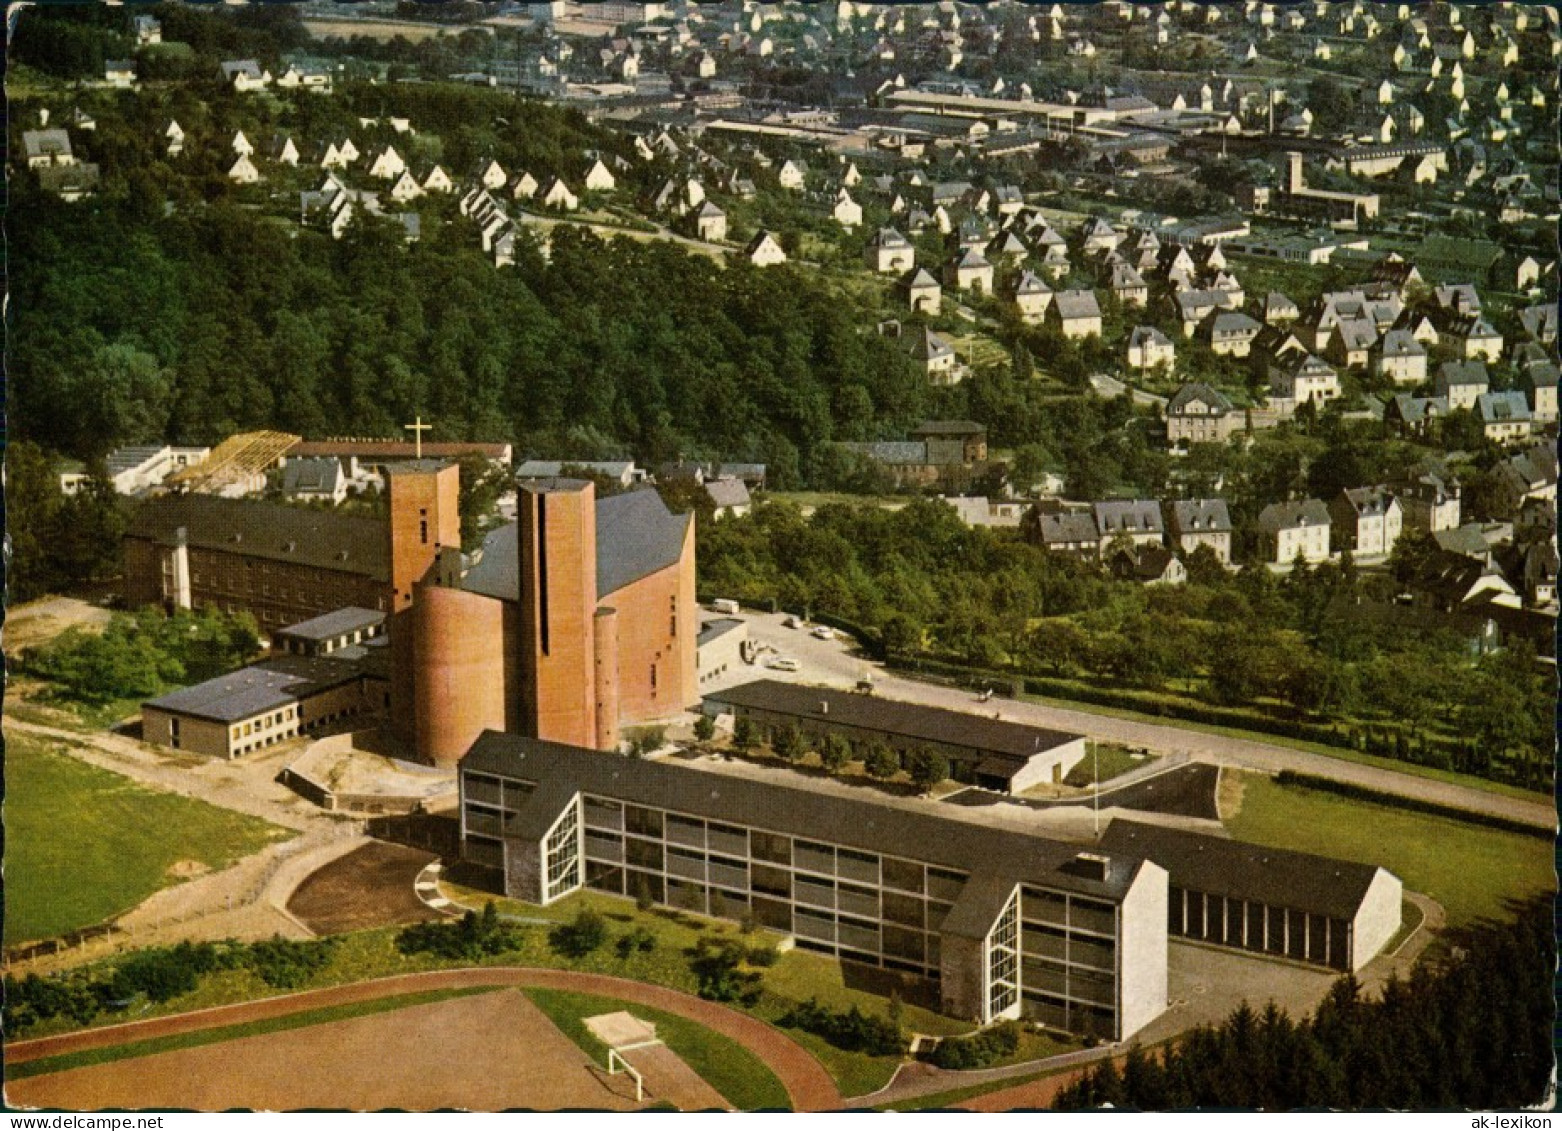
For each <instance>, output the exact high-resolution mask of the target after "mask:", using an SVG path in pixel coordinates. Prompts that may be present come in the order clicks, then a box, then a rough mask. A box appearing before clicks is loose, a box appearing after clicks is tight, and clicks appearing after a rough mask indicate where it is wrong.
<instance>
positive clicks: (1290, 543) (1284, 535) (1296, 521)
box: [1258, 499, 1330, 565]
mask: <svg viewBox="0 0 1562 1131" xmlns="http://www.w3.org/2000/svg"><path fill="white" fill-rule="evenodd" d="M1329 522H1330V518H1329V508H1328V507H1326V506H1324V505H1323V503H1321V502H1319V501H1318V500H1317V499H1303V500H1302V501H1301V502H1296V503H1270V504H1269V505H1268V506H1267V507H1265V508H1264V509H1263V510H1262V511H1260V512H1259V514H1258V534H1259V541H1260V544H1261V546H1262V548H1263V554H1264V560H1265V561H1267V562H1269V563H1271V564H1273V565H1290V564H1291V563H1292V562H1294V561H1295V560H1296V557H1297V555H1298V554H1300V555H1301V557H1302V559H1303V560H1304V561H1307V562H1322V561H1328V559H1329Z"/></svg>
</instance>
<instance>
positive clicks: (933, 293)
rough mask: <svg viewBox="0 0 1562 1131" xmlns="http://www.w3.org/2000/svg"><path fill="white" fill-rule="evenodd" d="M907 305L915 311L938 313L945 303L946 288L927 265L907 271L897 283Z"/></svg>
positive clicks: (897, 287)
mask: <svg viewBox="0 0 1562 1131" xmlns="http://www.w3.org/2000/svg"><path fill="white" fill-rule="evenodd" d="M896 289H898V290H899V291H900V293H901V295H902V297H903V298H904V299H905V301H906V305H907V306H909V307H910V308H911V310H912V311H913V312H914V313H920V314H937V313H938V311H939V308H940V306H941V305H942V304H943V294H944V288H943V287H942V286H940V285H939V282H938V280H937V279H935V278H933V275H932V273H931V272H929V271H928V270H927V269H926V268H925V267H916V268H913V269H912V270H910V271H908V272H906V274H905V275H903V276H902V277H901V279H900V281H899V282H898V283H897V284H896Z"/></svg>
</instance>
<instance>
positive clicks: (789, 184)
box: [776, 161, 808, 192]
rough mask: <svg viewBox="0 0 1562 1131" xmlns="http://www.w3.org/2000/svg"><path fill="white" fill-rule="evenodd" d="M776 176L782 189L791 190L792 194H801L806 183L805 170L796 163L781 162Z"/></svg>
mask: <svg viewBox="0 0 1562 1131" xmlns="http://www.w3.org/2000/svg"><path fill="white" fill-rule="evenodd" d="M776 176H777V178H778V179H779V180H780V182H781V187H782V188H784V189H791V190H792V191H793V192H801V191H802V190H803V188H804V187H805V186H806V185H807V183H808V174H807V170H806V169H804V168H803V166H802V165H800V164H798V163H797V162H796V161H785V162H782V164H781V168H780V169H779V170H778V171H777V173H776Z"/></svg>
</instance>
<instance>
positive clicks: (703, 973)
mask: <svg viewBox="0 0 1562 1131" xmlns="http://www.w3.org/2000/svg"><path fill="white" fill-rule="evenodd" d="M746 957H747V951H746V949H745V948H744V946H743V944H742V943H740V942H738V941H737V940H735V939H711V938H708V937H702V938H701V939H700V942H699V945H698V946H697V947H695V950H694V956H693V958H692V959H691V960H690V962H689V969H690V970H692V971H693V972H694V976H695V978H696V979H698V980H699V985H700V989H699V993H700V996H701V997H702V998H706V999H707V1000H709V1001H735V1002H739V1003H741V1004H743V1005H753V1004H754V1003H755V1002H756V1001H758V1000H759V984H760V976H759V975H758V974H755V973H751V972H748V971H744V970H743V969H741V967H742V965H743V960H744V958H746Z"/></svg>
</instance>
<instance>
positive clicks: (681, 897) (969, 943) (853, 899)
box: [460, 731, 1168, 1040]
mask: <svg viewBox="0 0 1562 1131" xmlns="http://www.w3.org/2000/svg"><path fill="white" fill-rule="evenodd" d="M460 791H461V810H460V811H461V843H462V855H463V857H464V858H465V859H467V860H468V861H470V862H472V863H474V864H477V865H480V866H484V867H487V868H491V869H494V870H496V871H499V872H500V873H501V874H502V876H503V885H504V890H505V892H506V893H507V894H508V895H509V896H511V897H513V898H516V899H520V900H524V901H526V902H529V903H535V904H542V905H546V904H549V903H552V902H554V901H555V900H558V899H560V898H562V897H564V896H566V895H568V894H570V893H571V892H574V891H576V890H579V889H580V888H582V887H588V888H591V889H594V890H597V891H602V892H607V893H610V894H613V895H620V896H625V897H634V898H639V897H641V896H646V897H649V898H650V899H651V901H652V902H654V903H658V904H663V905H667V906H673V907H679V908H683V909H687V910H691V911H695V912H698V913H699V914H709V915H714V916H718V917H728V918H734V919H736V918H739V917H742V916H744V915H752V917H753V919H754V921H755V922H757V923H758V924H760V925H761V926H764V927H767V928H770V929H773V930H776V931H780V932H783V933H786V934H789V935H791V936H793V937H794V938H795V939H796V940H797V944H798V945H799V946H801V947H805V948H807V949H811V950H818V951H823V952H825V953H828V954H833V955H836V956H838V957H839V958H841V959H843V960H846V961H850V962H856V963H861V964H865V965H868V966H874V967H881V968H884V969H888V970H895V971H900V972H902V973H903V974H905V975H907V976H909V977H913V978H920V979H926V980H930V981H932V982H934V983H936V984H937V986H938V988H939V993H940V999H941V1002H942V1006H943V1009H944V1011H945V1012H946V1013H949V1014H951V1015H953V1016H958V1017H963V1018H968V1019H972V1020H975V1021H979V1022H981V1023H987V1022H990V1021H993V1020H996V1019H998V1018H1005V1017H1022V1016H1023V1017H1029V1018H1032V1019H1035V1020H1038V1021H1041V1022H1042V1023H1044V1024H1046V1025H1048V1026H1050V1027H1052V1028H1056V1029H1061V1030H1064V1031H1068V1032H1073V1033H1081V1034H1087V1035H1095V1036H1099V1037H1103V1038H1109V1039H1117V1040H1121V1039H1123V1038H1126V1037H1128V1036H1130V1035H1132V1034H1133V1033H1135V1032H1137V1031H1138V1030H1139V1029H1141V1028H1142V1027H1143V1026H1144V1025H1145V1024H1146V1023H1148V1022H1149V1021H1151V1020H1152V1019H1154V1018H1155V1017H1156V1016H1158V1015H1159V1014H1160V1013H1161V1012H1162V1011H1164V1009H1165V1008H1166V985H1167V973H1166V970H1167V965H1166V963H1167V957H1166V956H1167V952H1166V940H1167V933H1166V927H1167V891H1168V886H1167V876H1166V872H1165V871H1164V870H1163V869H1162V868H1161V867H1160V866H1158V865H1156V864H1154V863H1152V862H1150V861H1148V860H1144V859H1142V858H1141V857H1133V856H1119V855H1114V854H1111V853H1096V852H1082V851H1081V849H1080V848H1079V847H1078V846H1076V845H1069V844H1064V843H1062V842H1059V841H1053V840H1048V839H1044V838H1042V837H1038V836H1033V835H1028V834H1025V833H1020V832H1014V831H1009V830H1004V829H995V828H991V827H989V826H985V825H981V824H977V823H973V822H967V821H961V820H955V819H952V818H947V817H940V816H935V815H933V814H928V813H921V812H915V811H911V810H906V809H901V808H896V807H891V806H888V805H884V804H880V803H876V802H872V801H859V800H856V799H853V798H844V797H838V796H833V795H829V794H820V793H815V792H811V791H808V790H804V789H800V788H795V787H792V786H788V785H783V784H779V783H775V782H768V781H754V780H750V779H747V778H738V777H729V776H726V775H722V776H716V775H712V774H710V773H708V772H706V771H701V770H697V769H693V768H691V767H687V766H682V765H677V764H673V763H661V762H651V761H643V760H639V759H630V758H625V757H623V756H621V755H616V754H605V753H599V752H596V751H591V750H585V749H581V748H577V747H571V746H564V745H560V744H557V743H550V742H543V741H539V740H536V739H527V738H522V737H519V736H516V735H507V734H501V733H499V732H496V731H489V732H486V733H485V734H483V735H482V736H481V737H480V738H479V739H478V740H477V742H476V743H474V744H473V746H472V748H471V750H470V751H469V752H468V753H467V755H466V757H465V758H463V759H462V761H461V765H460Z"/></svg>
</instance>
